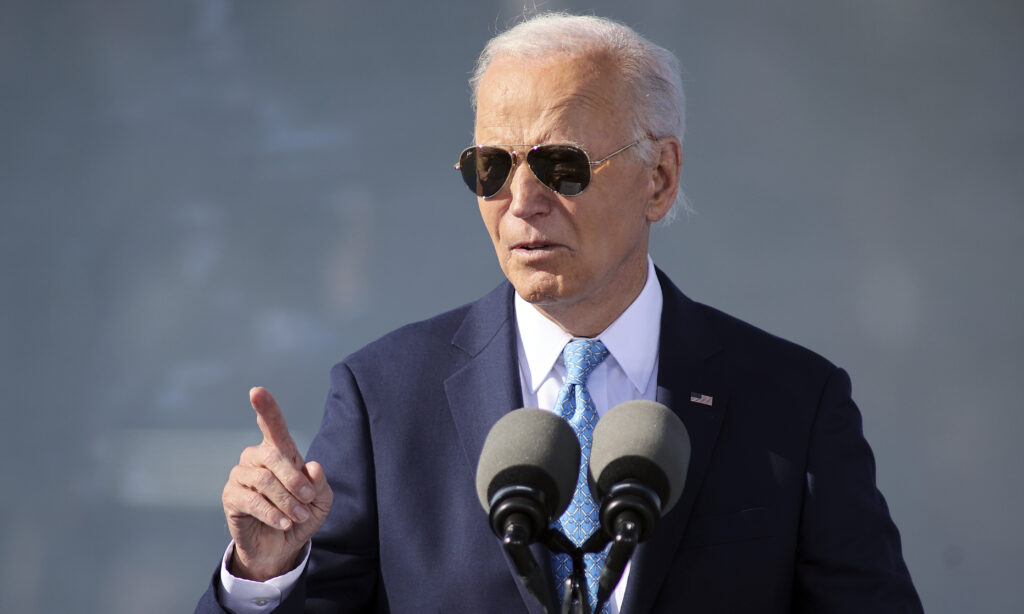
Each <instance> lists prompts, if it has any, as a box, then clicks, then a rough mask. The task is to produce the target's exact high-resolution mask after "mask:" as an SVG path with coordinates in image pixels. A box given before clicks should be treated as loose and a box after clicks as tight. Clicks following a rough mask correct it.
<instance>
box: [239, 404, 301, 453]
mask: <svg viewBox="0 0 1024 614" xmlns="http://www.w3.org/2000/svg"><path fill="white" fill-rule="evenodd" d="M249 402H250V403H252V408H253V409H254V410H256V423H257V424H259V426H260V431H262V432H263V441H265V442H267V443H269V444H270V445H272V446H274V447H275V448H277V449H278V450H280V451H281V454H283V455H284V456H286V457H287V458H288V459H290V460H291V461H292V463H293V464H295V465H296V466H298V465H301V464H302V455H301V454H299V449H298V447H297V446H296V445H295V441H294V440H293V439H292V436H291V433H289V432H288V425H287V424H286V423H285V421H284V414H282V413H281V408H280V407H279V406H278V404H277V401H275V400H274V396H273V395H271V394H270V391H269V390H267V389H266V388H263V387H261V386H257V387H255V388H253V389H252V390H250V391H249Z"/></svg>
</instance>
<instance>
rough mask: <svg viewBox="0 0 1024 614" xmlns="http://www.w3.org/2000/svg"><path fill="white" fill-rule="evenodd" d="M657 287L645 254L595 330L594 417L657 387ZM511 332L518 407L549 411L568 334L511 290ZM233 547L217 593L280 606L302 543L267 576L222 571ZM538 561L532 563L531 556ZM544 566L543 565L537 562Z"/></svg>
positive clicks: (615, 600)
mask: <svg viewBox="0 0 1024 614" xmlns="http://www.w3.org/2000/svg"><path fill="white" fill-rule="evenodd" d="M661 306H662V295H661V285H660V284H658V279H657V277H656V276H655V274H654V262H653V261H652V260H651V258H650V256H648V258H647V282H646V284H644V288H643V290H641V291H640V295H639V296H637V298H636V300H634V301H633V303H632V304H631V305H630V306H629V307H627V308H626V311H624V312H623V313H622V315H620V316H619V317H618V319H616V320H615V321H614V322H612V323H611V325H610V326H609V327H608V328H606V329H605V330H604V332H602V333H601V334H600V335H598V336H597V337H595V338H596V339H600V340H601V341H602V342H603V343H604V345H605V347H606V348H608V354H609V355H608V357H607V358H606V359H605V360H604V362H602V363H601V364H600V365H598V366H597V368H595V369H594V371H593V372H592V373H591V374H590V376H589V377H588V378H587V389H588V390H589V391H590V396H591V398H593V400H594V407H595V408H596V409H597V413H598V415H599V416H603V415H604V414H605V412H607V411H608V410H609V409H611V408H612V407H615V406H616V405H618V404H619V403H623V402H625V401H631V400H633V399H646V400H650V401H653V400H655V396H656V394H657V390H658V378H657V376H656V374H657V372H658V339H659V335H660V333H661ZM515 316H516V327H517V331H518V343H517V346H518V352H519V383H520V385H521V386H522V391H523V405H524V407H539V408H541V409H546V410H548V411H554V406H555V400H556V399H557V397H558V391H559V390H560V389H561V387H562V382H563V381H564V380H565V365H564V364H563V363H562V361H561V360H560V357H561V354H562V348H564V347H565V344H566V343H568V342H569V341H571V340H572V338H573V337H572V335H570V334H569V333H567V332H565V331H564V330H563V329H562V328H561V327H560V326H558V324H555V323H554V322H552V321H551V320H549V319H548V318H547V317H546V316H545V315H544V314H542V313H541V312H539V311H537V308H536V307H534V306H533V305H531V304H530V303H527V302H526V301H525V300H524V299H523V298H522V297H520V296H519V294H518V293H516V295H515ZM233 551H234V542H232V543H231V544H229V545H228V548H227V550H226V551H225V552H224V560H223V562H222V564H221V570H220V580H221V588H222V589H223V590H222V591H221V599H222V601H223V604H224V607H225V608H227V609H228V610H230V611H232V612H235V614H262V613H264V612H269V611H271V610H273V609H274V608H276V607H277V606H279V605H280V604H281V602H282V601H283V600H284V599H286V598H287V597H288V594H289V593H291V590H292V587H293V586H294V585H295V582H296V580H298V578H299V576H300V575H301V574H302V570H303V569H305V567H306V563H307V561H308V560H309V551H310V547H309V544H306V551H305V554H304V556H303V559H302V562H301V563H300V564H299V565H298V567H296V568H295V569H293V570H291V571H289V572H288V573H286V574H284V575H282V576H278V577H277V578H272V579H270V580H267V581H266V582H253V581H251V580H244V579H241V578H236V577H235V576H233V575H231V573H230V572H229V571H228V569H227V563H228V561H230V560H231V555H232V553H233ZM538 562H539V561H538ZM542 564H543V563H542ZM629 570H630V566H629V565H627V566H626V570H625V572H624V573H623V574H622V580H621V581H620V582H619V584H618V586H616V587H615V593H614V594H613V596H612V603H611V604H610V605H611V612H612V614H617V613H618V611H619V610H620V608H621V607H622V598H623V596H624V595H625V594H626V581H627V580H628V579H629Z"/></svg>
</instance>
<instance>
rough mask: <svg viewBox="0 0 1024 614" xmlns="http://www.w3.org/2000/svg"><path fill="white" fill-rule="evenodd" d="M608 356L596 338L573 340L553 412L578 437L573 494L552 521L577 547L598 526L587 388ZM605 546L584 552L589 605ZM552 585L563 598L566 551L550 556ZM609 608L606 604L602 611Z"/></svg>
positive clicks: (592, 413)
mask: <svg viewBox="0 0 1024 614" xmlns="http://www.w3.org/2000/svg"><path fill="white" fill-rule="evenodd" d="M607 357H608V348H606V347H605V346H604V344H603V343H601V342H600V341H598V340H596V339H573V340H572V341H570V342H569V343H567V344H566V346H565V349H564V350H562V360H563V361H564V362H565V368H566V375H565V384H563V385H562V389H561V390H559V391H558V399H557V400H556V401H555V411H557V412H559V413H561V414H562V417H563V418H565V419H566V421H568V422H569V424H570V426H572V430H573V431H575V432H576V437H578V438H579V440H580V452H581V454H580V472H579V477H578V478H577V482H576V494H575V495H573V498H572V502H571V503H570V504H569V507H568V508H567V509H566V510H565V513H564V514H562V517H561V518H559V519H558V521H557V522H556V523H555V528H557V529H560V530H561V531H562V532H563V533H565V535H566V537H568V538H569V540H570V541H572V543H574V544H576V545H577V546H580V545H581V544H583V542H585V541H587V538H589V537H590V536H591V535H592V534H593V533H594V531H596V530H597V529H598V527H599V526H600V519H599V518H598V507H597V504H596V503H595V502H594V497H593V496H591V494H590V486H589V485H588V484H587V468H588V467H589V465H590V446H591V442H592V441H593V437H594V426H596V425H597V418H598V416H597V409H596V408H595V407H594V400H593V399H592V398H590V392H589V391H588V390H587V377H588V376H589V375H590V372H591V371H593V370H594V369H595V368H596V367H597V365H599V364H601V362H602V361H603V360H604V359H605V358H607ZM606 556H607V549H606V550H605V551H604V552H600V553H597V554H585V555H583V560H584V562H585V563H586V577H587V592H588V593H589V595H590V606H591V607H594V605H596V603H597V579H598V577H599V576H600V574H601V568H602V567H603V566H604V560H605V558H606ZM552 562H553V564H554V574H555V585H556V586H557V588H558V597H559V598H560V599H561V598H564V593H565V581H566V579H567V578H568V577H569V576H570V575H571V574H572V560H571V559H570V558H569V555H567V554H555V555H553V558H552ZM603 611H604V612H607V611H608V607H607V605H605V608H604V610H603Z"/></svg>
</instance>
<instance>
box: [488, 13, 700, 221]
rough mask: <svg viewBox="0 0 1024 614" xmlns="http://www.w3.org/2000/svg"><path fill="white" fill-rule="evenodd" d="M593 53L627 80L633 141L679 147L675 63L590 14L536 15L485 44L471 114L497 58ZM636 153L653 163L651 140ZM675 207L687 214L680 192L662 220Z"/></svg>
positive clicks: (681, 106) (680, 109)
mask: <svg viewBox="0 0 1024 614" xmlns="http://www.w3.org/2000/svg"><path fill="white" fill-rule="evenodd" d="M591 53H604V54H607V56H608V57H609V58H611V59H612V61H613V62H614V63H615V64H616V65H617V67H618V70H619V74H620V75H621V76H622V78H623V79H624V80H625V84H626V88H625V89H626V91H628V92H631V94H630V95H631V96H632V97H633V100H632V103H633V104H631V105H630V108H631V109H632V110H633V111H632V113H631V116H632V117H631V118H630V120H631V123H632V126H631V128H632V129H633V131H634V135H635V137H636V138H640V137H642V136H644V135H647V134H649V135H652V136H654V137H664V136H675V137H676V138H678V139H679V142H680V143H682V142H683V132H684V129H685V127H686V120H685V117H686V112H685V105H686V98H685V95H684V94H683V83H682V79H681V77H680V74H679V60H677V59H676V56H675V55H674V54H673V53H672V52H671V51H669V50H667V49H665V48H664V47H660V46H658V45H655V44H654V43H652V42H651V41H649V40H647V39H646V38H644V37H642V36H640V35H639V34H637V33H636V32H635V31H634V30H633V29H632V28H630V27H629V26H626V25H623V24H621V23H619V22H617V21H612V20H611V19H605V18H603V17H596V16H592V15H571V14H568V13H540V14H538V15H534V16H533V17H530V18H528V19H526V20H525V21H522V22H521V23H519V24H518V25H516V26H514V27H513V28H511V29H509V30H506V31H505V32H502V33H501V34H498V35H497V36H495V37H494V38H492V39H491V40H490V41H488V42H487V45H486V46H485V47H484V49H483V51H482V52H480V57H479V58H477V61H476V67H475V68H474V70H473V76H472V77H471V78H470V80H469V85H470V89H471V92H472V104H473V111H474V112H475V111H476V108H477V97H478V96H477V95H478V93H479V88H480V81H481V80H482V79H483V76H484V73H486V72H487V69H488V68H490V66H491V64H492V63H493V62H494V60H495V59H497V58H498V57H499V56H500V57H503V58H512V59H517V60H533V59H542V58H550V57H551V56H552V55H556V54H561V55H568V56H570V57H579V56H583V55H587V54H591ZM635 149H636V150H637V154H638V155H640V156H641V158H643V159H644V160H645V161H647V162H648V163H652V162H653V161H654V160H653V156H654V148H653V147H651V144H650V142H649V141H648V142H645V143H642V144H641V145H638V146H637V147H636V148H635ZM679 207H682V208H683V209H686V210H689V206H688V205H687V202H686V198H685V196H684V195H683V191H682V189H681V188H680V190H679V195H678V196H677V198H676V204H675V206H673V207H672V210H671V211H670V212H669V214H668V215H667V216H666V220H665V221H667V220H669V219H671V218H673V217H675V213H676V209H677V208H679Z"/></svg>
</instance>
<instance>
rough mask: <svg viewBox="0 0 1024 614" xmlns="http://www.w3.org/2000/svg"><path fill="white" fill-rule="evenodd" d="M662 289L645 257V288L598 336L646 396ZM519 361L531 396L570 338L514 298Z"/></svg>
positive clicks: (654, 359)
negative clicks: (644, 391)
mask: <svg viewBox="0 0 1024 614" xmlns="http://www.w3.org/2000/svg"><path fill="white" fill-rule="evenodd" d="M661 305H662V294H661V284H659V283H658V278H657V276H656V275H655V273H654V261H653V260H651V257H650V256H648V257H647V282H646V283H645V284H644V288H643V290H641V291H640V295H639V296H637V297H636V300H634V301H633V302H632V303H631V304H630V305H629V307H627V308H626V311H624V312H622V315H620V316H619V317H618V318H616V320H615V321H614V322H612V323H611V324H610V325H609V326H608V328H606V329H605V330H604V331H603V332H602V333H601V334H599V335H598V336H597V338H599V339H600V340H601V341H602V342H603V343H604V345H605V347H606V348H608V353H609V354H611V356H612V357H613V358H614V359H615V361H616V362H617V363H618V364H619V366H620V367H621V368H622V371H623V372H624V373H625V374H626V377H628V378H629V381H630V382H631V383H632V384H633V386H634V387H636V389H637V390H645V389H646V388H647V382H649V381H650V380H651V375H652V374H653V371H654V365H655V363H656V362H657V358H658V338H659V335H660V334H661ZM515 310H516V327H517V328H518V331H519V361H520V365H522V366H521V367H520V369H521V372H522V375H523V377H524V378H526V386H527V388H529V390H531V391H532V392H534V393H536V392H537V389H538V388H539V387H540V385H541V383H542V382H543V381H544V379H545V378H546V377H547V376H548V373H550V372H551V369H552V368H554V366H555V362H556V361H557V360H558V359H559V356H561V354H562V348H564V347H565V344H566V343H568V342H569V341H570V340H571V339H572V336H571V335H570V334H569V333H567V332H565V331H564V330H562V328H561V327H560V326H558V324H555V323H554V322H552V321H551V320H549V319H548V318H547V317H546V316H545V315H544V314H542V313H541V312H540V311H538V310H537V308H536V307H534V306H533V305H531V304H530V303H528V302H526V300H525V299H524V298H522V297H521V296H519V293H518V292H516V294H515Z"/></svg>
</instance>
